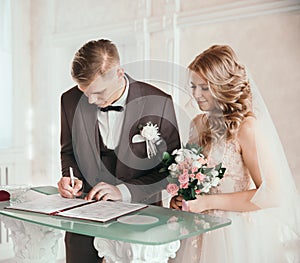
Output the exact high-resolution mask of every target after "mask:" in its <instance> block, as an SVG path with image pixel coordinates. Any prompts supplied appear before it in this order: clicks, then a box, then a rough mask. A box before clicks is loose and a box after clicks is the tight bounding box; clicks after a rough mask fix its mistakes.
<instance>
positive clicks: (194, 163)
mask: <svg viewBox="0 0 300 263" xmlns="http://www.w3.org/2000/svg"><path fill="white" fill-rule="evenodd" d="M192 167H196V168H198V169H199V168H201V167H202V164H201V163H200V162H197V161H194V162H193V164H192Z"/></svg>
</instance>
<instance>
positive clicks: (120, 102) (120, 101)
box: [111, 75, 129, 107]
mask: <svg viewBox="0 0 300 263" xmlns="http://www.w3.org/2000/svg"><path fill="white" fill-rule="evenodd" d="M124 79H125V82H126V86H125V91H124V92H123V94H122V96H121V97H120V98H119V99H118V100H117V101H115V102H114V103H113V104H111V105H113V106H123V107H124V106H125V104H126V100H127V97H128V91H129V80H128V78H127V77H126V75H124Z"/></svg>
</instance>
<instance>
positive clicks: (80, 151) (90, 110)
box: [72, 95, 101, 185]
mask: <svg viewBox="0 0 300 263" xmlns="http://www.w3.org/2000/svg"><path fill="white" fill-rule="evenodd" d="M96 131H98V126H97V106H95V105H91V104H89V103H88V100H87V97H86V96H84V95H82V96H81V99H80V101H79V103H78V105H77V109H76V111H75V115H74V120H73V127H72V137H73V148H74V154H75V158H76V161H77V162H78V164H79V167H80V169H81V172H82V173H83V174H84V176H85V178H86V179H87V181H88V182H89V183H90V184H91V185H93V184H94V182H93V181H94V178H92V176H94V175H95V173H96V174H97V173H98V172H97V171H99V170H100V169H101V162H100V161H101V160H100V154H99V147H100V146H99V139H98V138H99V137H98V138H97V135H98V134H97V132H96ZM90 176H91V178H89V177H90Z"/></svg>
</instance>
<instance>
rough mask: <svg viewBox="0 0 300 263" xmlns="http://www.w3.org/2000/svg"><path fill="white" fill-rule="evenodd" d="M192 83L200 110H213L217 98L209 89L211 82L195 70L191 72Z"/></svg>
mask: <svg viewBox="0 0 300 263" xmlns="http://www.w3.org/2000/svg"><path fill="white" fill-rule="evenodd" d="M190 85H191V88H192V92H193V96H194V98H195V99H196V101H197V103H198V106H199V108H200V110H202V111H211V110H213V109H214V108H215V99H214V98H213V96H212V95H211V92H210V90H209V83H208V82H207V81H206V80H205V79H203V78H202V77H200V76H199V75H198V74H197V73H195V72H194V71H191V73H190Z"/></svg>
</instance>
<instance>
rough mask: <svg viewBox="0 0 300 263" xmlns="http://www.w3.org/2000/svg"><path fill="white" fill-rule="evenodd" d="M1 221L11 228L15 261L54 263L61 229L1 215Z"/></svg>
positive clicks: (23, 262)
mask: <svg viewBox="0 0 300 263" xmlns="http://www.w3.org/2000/svg"><path fill="white" fill-rule="evenodd" d="M0 218H1V221H2V222H3V223H4V225H5V227H6V228H7V229H10V237H11V239H12V241H13V245H14V252H15V258H14V261H15V262H20V263H21V262H22V263H53V262H55V261H56V257H57V251H58V240H59V238H60V237H62V233H61V231H59V230H56V229H53V228H50V227H45V226H41V225H36V224H32V223H28V222H25V221H21V220H17V219H13V218H9V217H6V216H1V217H0Z"/></svg>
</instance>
